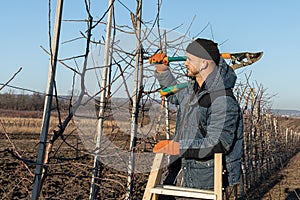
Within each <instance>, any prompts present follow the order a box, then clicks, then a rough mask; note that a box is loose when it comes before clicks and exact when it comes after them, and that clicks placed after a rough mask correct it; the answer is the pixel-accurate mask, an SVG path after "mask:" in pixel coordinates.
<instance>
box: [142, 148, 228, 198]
mask: <svg viewBox="0 0 300 200" xmlns="http://www.w3.org/2000/svg"><path fill="white" fill-rule="evenodd" d="M163 156H164V155H163V153H157V154H156V155H155V158H154V162H153V165H152V168H151V172H150V175H149V179H148V183H147V186H146V189H145V192H144V196H143V200H156V199H157V198H158V195H161V194H163V195H170V196H176V197H190V198H199V199H215V200H222V171H223V168H222V154H221V153H216V154H215V155H214V159H215V162H214V163H215V165H214V190H213V191H212V190H200V189H194V188H184V187H178V186H172V185H160V186H159V184H160V181H161V175H162V169H161V164H162V161H163Z"/></svg>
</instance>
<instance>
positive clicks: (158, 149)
mask: <svg viewBox="0 0 300 200" xmlns="http://www.w3.org/2000/svg"><path fill="white" fill-rule="evenodd" d="M153 152H154V153H165V154H169V155H179V142H174V141H173V140H162V141H159V142H158V143H157V144H156V145H155V146H154V148H153Z"/></svg>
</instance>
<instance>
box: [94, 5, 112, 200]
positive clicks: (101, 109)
mask: <svg viewBox="0 0 300 200" xmlns="http://www.w3.org/2000/svg"><path fill="white" fill-rule="evenodd" d="M113 2H114V0H109V1H108V9H109V11H108V18H107V25H106V37H105V47H104V60H103V66H104V69H103V73H102V84H101V87H102V88H101V93H100V102H99V106H100V107H99V115H98V117H99V118H98V123H97V139H96V149H97V151H95V157H94V166H93V175H92V181H91V188H90V197H89V199H90V200H93V199H96V196H97V191H96V189H97V186H96V181H97V178H98V176H99V172H98V168H99V167H100V165H101V163H100V160H99V159H100V155H99V152H100V145H101V136H102V132H103V120H104V119H103V116H104V109H105V102H106V86H107V74H108V69H109V65H110V63H109V61H110V48H111V42H110V40H111V39H110V38H111V29H112V14H113V7H114V6H113Z"/></svg>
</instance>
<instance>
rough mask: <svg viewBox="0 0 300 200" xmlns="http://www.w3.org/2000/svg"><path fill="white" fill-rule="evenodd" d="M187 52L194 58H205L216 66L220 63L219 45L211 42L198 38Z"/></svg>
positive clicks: (189, 46)
mask: <svg viewBox="0 0 300 200" xmlns="http://www.w3.org/2000/svg"><path fill="white" fill-rule="evenodd" d="M186 51H187V52H188V53H190V54H193V55H194V56H197V57H199V58H203V59H206V60H213V61H214V62H215V63H216V65H218V64H219V62H220V52H219V49H218V44H217V43H214V42H213V41H211V40H207V39H202V38H197V39H196V40H195V41H193V42H191V43H190V44H189V45H188V47H187V48H186Z"/></svg>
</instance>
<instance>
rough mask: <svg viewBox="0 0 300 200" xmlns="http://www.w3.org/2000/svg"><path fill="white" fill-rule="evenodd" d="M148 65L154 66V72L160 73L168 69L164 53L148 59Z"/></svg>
mask: <svg viewBox="0 0 300 200" xmlns="http://www.w3.org/2000/svg"><path fill="white" fill-rule="evenodd" d="M149 63H150V64H155V68H156V71H157V72H158V73H162V72H164V71H166V70H168V69H169V66H168V57H167V55H166V54H165V53H156V54H154V55H153V56H151V57H150V58H149Z"/></svg>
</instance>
